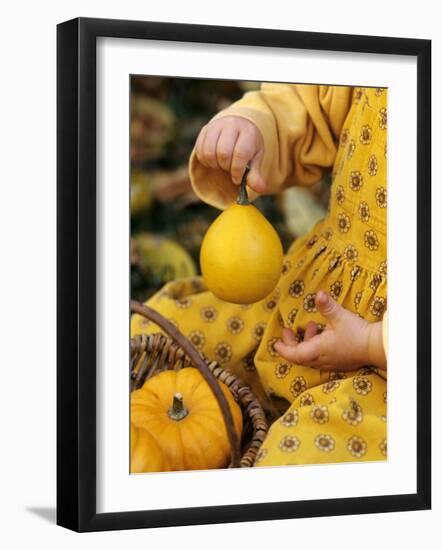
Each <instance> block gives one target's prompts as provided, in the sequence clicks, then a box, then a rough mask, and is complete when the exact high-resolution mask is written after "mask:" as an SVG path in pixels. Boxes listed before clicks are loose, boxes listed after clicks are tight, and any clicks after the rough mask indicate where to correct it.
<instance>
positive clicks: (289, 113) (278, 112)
mask: <svg viewBox="0 0 442 550" xmlns="http://www.w3.org/2000/svg"><path fill="white" fill-rule="evenodd" d="M352 90H353V88H350V87H346V86H318V85H305V84H304V85H300V84H299V85H297V84H263V85H262V87H261V89H260V90H259V91H254V92H248V93H246V94H245V95H244V97H243V98H242V99H240V100H239V101H237V102H236V103H234V104H233V105H231V106H230V107H228V108H227V109H225V110H224V111H221V112H220V113H218V114H217V115H216V116H215V117H214V119H218V118H221V117H225V116H233V115H235V116H241V117H243V118H246V119H247V120H250V121H251V122H253V123H254V124H255V125H256V126H257V127H258V128H259V130H260V131H261V134H262V136H263V140H264V158H263V161H262V165H261V173H262V176H263V178H264V180H265V181H266V183H267V186H268V193H277V192H278V191H280V190H282V189H284V188H286V187H290V186H292V185H311V184H313V183H316V182H317V181H319V180H320V179H321V177H322V173H323V171H324V169H326V168H330V167H331V166H332V165H333V162H334V159H335V156H336V151H337V141H338V139H339V134H340V132H341V129H342V126H343V124H344V121H345V118H346V116H347V113H348V111H349V108H350V103H351V94H352ZM214 119H212V120H214ZM190 177H191V181H192V186H193V188H194V191H195V193H196V194H197V195H198V196H199V197H200V198H201V199H202V200H203V201H205V202H207V203H209V204H212V205H213V206H216V207H217V208H225V207H226V206H228V205H229V204H231V203H232V202H234V201H235V199H236V195H237V192H238V187H237V186H236V185H235V184H234V183H232V181H231V180H230V176H229V174H227V173H226V172H223V171H221V170H214V169H212V168H206V167H205V166H203V165H202V164H200V162H199V161H198V159H197V157H196V155H195V151H193V152H192V155H191V157H190ZM249 195H250V198H251V199H252V200H253V199H254V198H256V193H254V192H253V191H251V190H250V192H249Z"/></svg>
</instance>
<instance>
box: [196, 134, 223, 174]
mask: <svg viewBox="0 0 442 550" xmlns="http://www.w3.org/2000/svg"><path fill="white" fill-rule="evenodd" d="M220 134H221V129H220V127H219V126H218V125H217V124H209V125H208V126H207V127H206V132H205V135H204V142H203V144H202V146H201V149H202V154H201V158H199V161H200V162H201V164H203V165H204V166H206V167H207V168H215V169H218V168H219V166H218V161H217V158H216V147H217V144H218V139H219V137H220Z"/></svg>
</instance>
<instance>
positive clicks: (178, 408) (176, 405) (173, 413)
mask: <svg viewBox="0 0 442 550" xmlns="http://www.w3.org/2000/svg"><path fill="white" fill-rule="evenodd" d="M167 414H168V415H169V418H171V419H172V420H182V419H183V418H186V416H187V415H188V414H189V411H188V410H187V409H186V407H185V406H184V403H183V396H182V395H181V394H180V393H176V394H175V395H174V396H173V402H172V406H171V408H170V409H169V410H168V412H167Z"/></svg>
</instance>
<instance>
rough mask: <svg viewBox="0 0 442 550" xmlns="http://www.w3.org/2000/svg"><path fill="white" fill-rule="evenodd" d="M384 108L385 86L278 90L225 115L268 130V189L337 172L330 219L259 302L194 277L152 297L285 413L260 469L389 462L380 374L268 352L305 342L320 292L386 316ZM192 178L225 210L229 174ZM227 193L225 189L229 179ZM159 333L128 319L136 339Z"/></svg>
mask: <svg viewBox="0 0 442 550" xmlns="http://www.w3.org/2000/svg"><path fill="white" fill-rule="evenodd" d="M386 107H387V90H385V89H376V88H373V89H361V88H355V89H352V88H341V87H318V86H301V85H291V86H288V85H276V84H273V85H264V86H263V89H262V91H261V92H257V93H256V92H255V93H253V94H246V96H245V98H244V99H243V100H241V101H239V102H238V103H237V104H234V105H233V106H232V107H231V108H229V109H227V110H226V111H223V113H221V115H220V116H226V115H228V114H232V113H235V114H237V115H240V116H246V117H247V118H250V120H253V121H254V122H255V123H256V124H257V125H258V127H259V128H260V129H261V131H262V132H263V136H264V141H265V158H264V160H263V174H264V177H265V178H266V180H267V182H268V183H269V185H270V189H271V190H272V191H273V192H276V191H278V190H279V189H282V188H284V187H286V186H288V185H293V184H301V185H308V184H311V183H314V182H315V181H317V180H318V179H319V178H320V176H321V174H322V171H323V170H324V168H327V167H329V166H332V167H333V171H332V173H333V184H332V190H331V200H330V208H329V213H328V215H327V217H326V218H325V219H324V220H322V221H321V222H319V223H318V224H317V225H316V226H315V227H314V228H313V229H312V230H311V231H310V232H309V233H308V234H307V235H305V236H304V237H302V238H301V239H298V240H296V241H295V242H294V243H293V244H292V246H291V247H290V249H289V250H288V252H287V254H286V256H285V262H284V268H283V272H282V274H281V278H280V281H279V284H278V285H277V287H276V288H275V290H274V292H273V293H272V294H271V295H269V296H268V297H267V298H266V299H264V300H263V301H261V302H258V303H256V304H253V305H251V306H238V305H233V304H227V303H223V302H221V301H220V300H217V299H216V298H215V297H214V296H213V295H212V294H211V293H210V292H209V291H207V290H206V289H205V287H204V284H203V283H202V281H201V280H200V279H199V278H194V279H191V280H190V279H189V280H182V281H176V282H172V283H169V284H168V285H166V287H164V289H163V290H162V291H160V292H159V293H158V294H157V295H155V296H154V297H153V298H152V299H150V300H149V301H148V303H149V305H151V306H152V307H154V308H155V309H157V310H158V311H160V312H161V313H163V314H164V315H165V316H166V317H167V318H169V319H172V320H173V322H175V323H176V324H177V325H178V327H179V328H180V330H181V331H182V332H183V333H184V334H186V335H187V336H188V337H189V338H190V339H191V341H192V342H193V343H194V345H195V346H196V347H197V348H198V349H199V350H200V351H202V352H203V353H204V354H205V355H206V356H207V357H209V358H210V359H214V360H216V361H218V362H219V363H220V364H221V365H222V366H223V367H226V368H228V369H230V370H232V371H233V372H234V373H236V374H237V375H238V376H240V377H241V378H243V379H244V380H245V381H246V382H247V383H249V384H250V385H251V386H252V389H253V390H254V391H255V393H256V395H257V396H258V397H259V398H260V399H261V402H262V403H263V404H264V406H265V407H266V408H267V409H268V410H269V411H271V413H272V414H273V415H274V416H278V415H279V416H280V412H279V411H281V408H283V409H284V411H285V418H286V420H284V416H282V417H280V418H277V419H276V420H275V421H274V422H273V424H272V426H271V429H270V431H269V434H268V436H267V438H266V440H265V442H264V444H263V446H262V449H261V452H260V455H259V460H258V461H257V465H259V466H265V465H282V464H307V463H320V462H342V461H350V460H384V459H385V458H386V372H384V371H380V370H379V371H378V370H377V369H373V368H370V367H366V368H364V369H362V370H361V369H359V370H358V371H356V372H346V373H343V372H332V373H329V372H322V371H319V370H316V369H313V368H310V367H305V366H302V365H297V364H290V363H287V362H286V361H284V360H282V358H281V357H279V356H278V354H277V353H276V351H275V350H274V348H273V345H274V343H275V342H276V341H277V340H278V339H279V338H280V337H281V332H282V328H283V327H284V326H287V327H291V328H292V329H293V330H294V331H295V333H296V334H297V335H298V337H299V338H302V336H303V331H304V327H305V325H306V324H307V322H308V321H310V320H314V321H316V322H317V323H319V324H324V322H325V320H324V319H323V318H322V317H321V315H320V314H319V313H318V312H317V311H316V308H315V302H314V298H315V294H316V292H317V291H318V290H320V289H323V290H326V291H328V292H329V293H330V294H331V295H332V297H333V298H334V299H335V300H337V301H338V302H339V303H340V304H342V305H343V306H344V307H346V308H347V309H349V310H351V311H354V312H356V313H358V314H359V315H360V316H362V317H363V318H365V319H367V320H368V321H370V322H375V321H380V320H382V317H383V314H384V311H385V309H386V299H387V263H386V253H387V250H386V245H387V243H386V211H387V208H386V206H387V185H386V174H387V166H386V165H387V160H386V154H387V150H386V134H387V130H386V128H387V117H386V114H387V111H386ZM191 173H192V182H193V185H194V187H195V189H196V191H197V192H198V193H199V195H200V196H201V197H202V198H203V200H206V201H207V202H211V203H212V204H216V205H218V206H226V205H227V204H229V202H230V201H231V199H232V197H233V194H232V192H231V191H225V190H223V191H220V189H221V187H220V186H221V179H222V178H223V177H224V176H221V175H218V176H217V177H218V178H219V179H218V183H215V184H214V183H213V182H214V181H215V180H214V179H209V175H210V174H208V173H207V172H206V171H205V170H203V169H202V167H201V166H200V165H199V163H198V161H197V160H196V158H195V156H193V157H192V159H191ZM210 178H212V176H210ZM222 185H223V186H224V187H225V189H229V185H230V183H229V181H228V178H226V179H224V180H222ZM236 189H237V188H235V189H234V190H236ZM229 193H230V195H229ZM157 330H158V329H157V327H155V326H154V325H152V324H147V325H146V324H143V321H142V320H141V319H140V318H139V317H138V316H134V318H133V320H132V335H134V334H137V333H139V332H155V331H157ZM287 415H288V417H287ZM290 419H291V420H290Z"/></svg>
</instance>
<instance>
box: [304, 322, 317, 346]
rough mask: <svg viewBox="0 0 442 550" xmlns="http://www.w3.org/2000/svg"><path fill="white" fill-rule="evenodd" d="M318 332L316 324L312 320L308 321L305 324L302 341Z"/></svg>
mask: <svg viewBox="0 0 442 550" xmlns="http://www.w3.org/2000/svg"><path fill="white" fill-rule="evenodd" d="M317 334H318V325H317V324H316V323H315V322H314V321H309V322H308V323H307V324H306V326H305V333H304V342H307V341H308V340H310V338H313V336H316V335H317Z"/></svg>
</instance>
